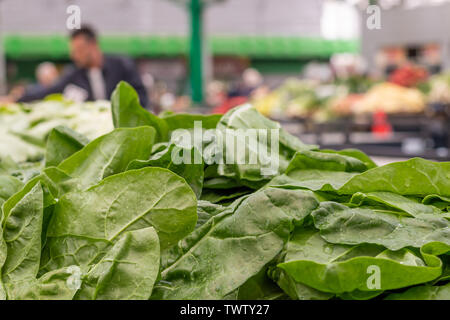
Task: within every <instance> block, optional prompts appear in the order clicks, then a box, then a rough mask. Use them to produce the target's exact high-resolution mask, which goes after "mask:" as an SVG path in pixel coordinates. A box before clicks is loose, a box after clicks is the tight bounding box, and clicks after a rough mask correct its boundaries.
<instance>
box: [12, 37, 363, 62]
mask: <svg viewBox="0 0 450 320" xmlns="http://www.w3.org/2000/svg"><path fill="white" fill-rule="evenodd" d="M4 44H5V52H6V55H7V57H8V58H12V59H26V58H39V59H40V58H44V59H50V58H53V59H64V58H68V39H67V37H66V36H63V35H39V36H35V35H6V36H5V37H4ZM100 45H101V47H102V49H103V50H104V51H105V52H108V53H117V54H127V55H130V56H132V57H161V56H167V57H171V56H172V57H173V56H180V55H186V54H187V53H188V50H189V45H188V39H187V38H186V37H181V36H154V35H152V36H137V35H132V36H109V35H108V36H103V37H101V38H100ZM209 46H210V50H211V52H212V53H213V54H214V55H226V56H246V57H250V58H271V59H276V58H314V57H320V58H326V57H329V56H330V55H332V54H334V53H341V52H351V53H357V52H359V41H356V40H355V41H334V40H325V39H321V38H302V37H265V36H212V37H210V38H209Z"/></svg>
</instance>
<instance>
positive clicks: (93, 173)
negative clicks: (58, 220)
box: [57, 127, 155, 189]
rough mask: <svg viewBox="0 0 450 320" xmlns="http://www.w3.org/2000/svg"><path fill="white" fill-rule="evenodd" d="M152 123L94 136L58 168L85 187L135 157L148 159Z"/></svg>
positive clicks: (123, 169) (122, 168)
mask: <svg viewBox="0 0 450 320" xmlns="http://www.w3.org/2000/svg"><path fill="white" fill-rule="evenodd" d="M154 136H155V130H154V129H153V128H151V127H138V128H121V129H115V130H114V131H112V132H111V133H108V134H106V135H104V136H101V137H100V138H97V139H95V140H94V141H92V142H91V143H89V144H88V145H86V146H85V147H84V148H83V149H81V150H80V151H78V152H76V153H74V154H73V155H72V156H70V157H69V158H67V159H66V160H64V161H63V162H61V163H60V164H59V165H58V167H57V168H58V169H59V170H61V171H63V172H64V173H66V174H67V175H69V176H70V177H72V178H75V179H76V180H77V181H78V183H79V187H80V188H82V189H85V188H88V187H90V186H92V185H94V184H97V183H98V182H100V181H101V180H102V179H104V178H106V177H109V176H111V175H114V174H117V173H120V172H123V171H125V170H126V169H127V167H128V164H129V163H130V162H131V161H133V160H136V159H148V158H149V157H150V154H151V149H152V145H153V142H154Z"/></svg>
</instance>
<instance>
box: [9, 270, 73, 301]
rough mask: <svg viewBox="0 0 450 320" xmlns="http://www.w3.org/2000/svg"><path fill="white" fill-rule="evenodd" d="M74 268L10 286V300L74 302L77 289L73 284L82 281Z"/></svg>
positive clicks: (52, 272)
mask: <svg viewBox="0 0 450 320" xmlns="http://www.w3.org/2000/svg"><path fill="white" fill-rule="evenodd" d="M74 270H77V268H75V269H74V266H70V267H67V268H61V269H58V270H54V271H51V272H48V273H46V274H44V275H43V276H42V277H40V278H38V279H26V280H25V279H24V280H21V281H19V282H16V283H14V285H11V286H9V290H8V299H10V300H72V299H73V297H74V295H75V293H76V292H77V289H78V288H77V287H76V286H73V285H71V283H72V282H75V283H76V281H80V278H79V276H81V274H80V275H78V274H77V273H76V272H74Z"/></svg>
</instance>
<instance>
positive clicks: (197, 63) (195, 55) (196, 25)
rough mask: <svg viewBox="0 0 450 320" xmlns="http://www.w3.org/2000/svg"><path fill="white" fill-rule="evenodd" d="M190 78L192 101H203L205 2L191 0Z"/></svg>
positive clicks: (200, 102)
mask: <svg viewBox="0 0 450 320" xmlns="http://www.w3.org/2000/svg"><path fill="white" fill-rule="evenodd" d="M190 9H191V10H190V11H191V46H190V58H189V67H190V80H191V89H192V101H193V102H194V104H202V103H203V3H202V0H191V5H190Z"/></svg>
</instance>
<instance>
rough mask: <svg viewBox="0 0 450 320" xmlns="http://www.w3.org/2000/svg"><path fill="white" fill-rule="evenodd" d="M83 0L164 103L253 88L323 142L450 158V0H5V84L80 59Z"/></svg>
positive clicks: (1, 19) (222, 100) (0, 69)
mask: <svg viewBox="0 0 450 320" xmlns="http://www.w3.org/2000/svg"><path fill="white" fill-rule="evenodd" d="M72 4H75V5H78V6H79V7H80V8H81V19H82V23H87V24H90V25H92V26H93V27H95V28H96V30H97V31H98V32H99V34H100V44H101V47H102V49H103V50H104V51H105V52H106V53H114V54H122V55H127V56H130V57H132V58H133V59H134V60H135V62H136V64H137V66H138V70H139V72H140V74H141V77H142V80H143V83H144V84H145V86H146V88H147V90H148V93H149V97H150V101H151V105H149V106H146V107H147V108H149V109H151V110H152V111H153V112H155V113H158V112H161V111H167V110H170V111H174V112H195V113H198V112H201V113H225V112H226V111H227V110H229V109H230V108H232V107H234V106H237V105H240V104H242V103H245V102H247V101H250V102H252V103H253V104H254V106H255V107H256V108H257V109H258V110H259V111H260V112H261V113H263V114H264V115H266V116H268V117H270V118H272V119H275V120H277V121H280V123H281V124H282V125H283V126H284V127H285V128H286V129H287V130H288V131H290V132H291V133H293V134H295V135H296V136H298V137H300V139H302V140H303V141H304V142H306V143H317V144H320V145H321V147H322V148H334V149H343V148H348V147H352V148H358V149H361V150H363V151H365V152H367V153H368V154H369V155H371V156H374V159H375V160H376V161H377V162H378V163H379V164H384V163H387V162H391V161H394V160H399V159H404V158H411V157H415V156H420V157H424V158H428V159H434V160H439V161H448V160H450V153H449V148H450V138H449V137H450V126H449V121H450V120H449V119H450V73H449V72H448V71H447V70H448V69H449V68H450V36H449V30H450V19H448V17H450V2H449V1H446V0H440V1H437V0H434V1H432V0H414V1H412V0H385V1H381V0H380V1H370V3H369V1H359V0H348V1H344V0H340V1H338V0H302V1H298V0H245V1H242V0H222V1H219V0H215V1H214V0H205V1H201V0H96V1H90V0H79V1H62V0H33V1H29V0H1V1H0V32H1V35H0V37H1V40H2V41H1V42H0V43H1V45H2V47H1V49H0V57H2V59H0V88H1V90H2V91H3V92H1V94H5V93H8V92H9V93H10V92H14V90H20V89H21V88H22V87H23V86H26V85H27V84H30V83H33V82H35V81H36V68H37V67H38V66H39V65H41V64H42V63H43V62H51V63H54V64H55V65H56V66H57V68H58V70H59V71H61V70H63V68H64V67H65V65H67V64H68V63H70V60H69V56H68V36H67V35H68V33H69V31H68V30H67V28H66V20H67V16H68V14H67V12H66V10H67V7H68V6H69V5H72ZM373 4H377V5H379V7H380V8H381V11H380V20H379V22H380V28H376V27H375V28H372V27H368V23H369V24H370V23H373V22H374V21H373V20H371V22H370V21H369V22H368V19H370V18H371V17H372V18H373V16H372V15H373V11H369V12H368V11H367V8H368V6H369V5H373ZM372 26H373V24H372Z"/></svg>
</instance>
